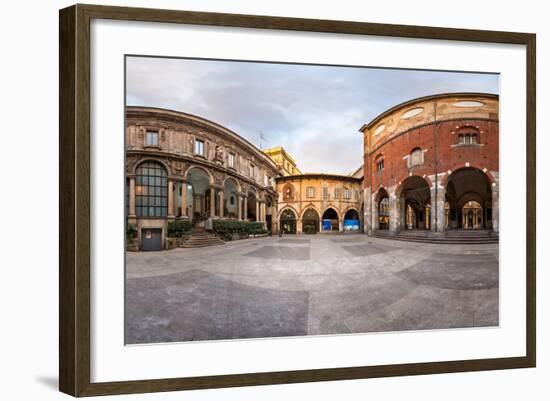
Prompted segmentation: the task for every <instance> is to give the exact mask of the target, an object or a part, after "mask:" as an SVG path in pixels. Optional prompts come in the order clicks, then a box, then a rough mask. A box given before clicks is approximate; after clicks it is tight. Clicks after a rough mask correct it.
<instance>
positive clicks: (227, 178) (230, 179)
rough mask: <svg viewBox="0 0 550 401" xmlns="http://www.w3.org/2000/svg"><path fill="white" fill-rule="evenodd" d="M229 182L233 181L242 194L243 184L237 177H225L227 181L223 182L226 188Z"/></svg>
mask: <svg viewBox="0 0 550 401" xmlns="http://www.w3.org/2000/svg"><path fill="white" fill-rule="evenodd" d="M228 181H233V183H234V184H235V187H236V188H237V191H239V192H241V183H240V182H239V180H237V179H236V178H235V177H232V176H227V177H225V179H224V180H223V183H222V185H223V186H224V187H225V184H226V183H227V182H228Z"/></svg>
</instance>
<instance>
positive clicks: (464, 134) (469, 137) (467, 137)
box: [456, 126, 479, 145]
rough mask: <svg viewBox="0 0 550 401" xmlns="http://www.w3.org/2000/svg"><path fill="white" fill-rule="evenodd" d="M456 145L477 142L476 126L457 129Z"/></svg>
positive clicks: (477, 132)
mask: <svg viewBox="0 0 550 401" xmlns="http://www.w3.org/2000/svg"><path fill="white" fill-rule="evenodd" d="M456 143H457V145H476V144H478V143H479V131H478V129H477V128H476V127H469V126H466V127H462V128H460V129H459V130H458V137H457V142H456Z"/></svg>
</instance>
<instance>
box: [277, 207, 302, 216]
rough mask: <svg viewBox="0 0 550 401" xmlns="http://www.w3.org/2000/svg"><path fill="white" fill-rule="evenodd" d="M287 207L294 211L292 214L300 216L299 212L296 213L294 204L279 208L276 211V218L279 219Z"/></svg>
mask: <svg viewBox="0 0 550 401" xmlns="http://www.w3.org/2000/svg"><path fill="white" fill-rule="evenodd" d="M287 209H290V210H292V212H294V214H295V215H296V218H298V216H300V213H298V211H297V210H296V208H295V207H294V206H290V205H286V206H285V207H283V208H282V209H281V210H279V212H277V219H280V218H281V215H282V214H283V212H284V211H285V210H287Z"/></svg>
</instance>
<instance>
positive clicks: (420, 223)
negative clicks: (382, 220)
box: [397, 175, 431, 230]
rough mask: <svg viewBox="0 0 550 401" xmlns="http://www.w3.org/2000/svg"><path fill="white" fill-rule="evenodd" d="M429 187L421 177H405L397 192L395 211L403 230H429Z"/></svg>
mask: <svg viewBox="0 0 550 401" xmlns="http://www.w3.org/2000/svg"><path fill="white" fill-rule="evenodd" d="M430 200H431V193H430V185H429V183H428V181H427V180H425V179H424V178H423V177H419V176H416V175H413V176H410V177H407V178H406V179H405V180H404V181H403V182H402V184H401V186H400V187H399V189H398V191H397V208H398V209H397V211H398V216H399V217H398V218H399V220H400V226H401V228H402V229H403V230H417V229H421V230H428V229H430V212H431V208H430Z"/></svg>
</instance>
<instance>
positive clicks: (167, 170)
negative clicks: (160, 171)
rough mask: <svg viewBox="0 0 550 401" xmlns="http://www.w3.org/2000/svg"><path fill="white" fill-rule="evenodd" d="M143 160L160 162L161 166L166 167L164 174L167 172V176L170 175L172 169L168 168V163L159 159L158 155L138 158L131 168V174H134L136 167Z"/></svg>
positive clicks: (143, 161)
mask: <svg viewBox="0 0 550 401" xmlns="http://www.w3.org/2000/svg"><path fill="white" fill-rule="evenodd" d="M145 162H155V163H160V164H162V165H163V167H164V168H165V169H166V174H168V175H169V176H170V175H172V169H171V168H170V166H169V165H168V163H167V162H166V161H165V160H163V159H161V158H158V157H150V156H147V157H142V158H140V159H138V160H137V161H136V162H135V164H134V166H133V168H132V169H131V171H132V174H135V173H136V170H137V169H138V167H139V166H140V165H141V164H143V163H145Z"/></svg>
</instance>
